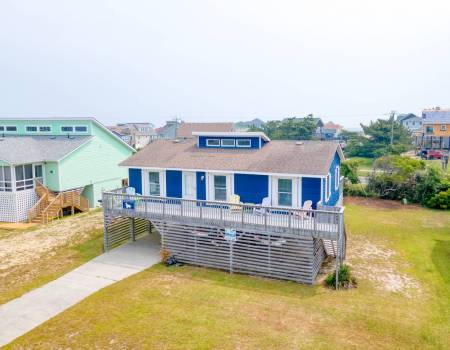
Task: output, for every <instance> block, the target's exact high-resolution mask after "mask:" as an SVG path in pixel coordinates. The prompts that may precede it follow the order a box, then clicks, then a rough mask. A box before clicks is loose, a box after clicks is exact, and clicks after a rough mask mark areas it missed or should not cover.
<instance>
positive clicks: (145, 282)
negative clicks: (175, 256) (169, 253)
mask: <svg viewBox="0 0 450 350" xmlns="http://www.w3.org/2000/svg"><path fill="white" fill-rule="evenodd" d="M368 202H369V203H371V201H368ZM374 203H375V202H374ZM346 222H347V231H348V241H349V246H348V257H347V258H348V259H347V261H348V263H349V264H350V265H351V266H352V267H353V269H354V272H355V274H356V277H357V278H358V282H359V286H358V288H357V289H351V290H347V291H339V292H335V291H332V290H330V289H327V288H325V287H324V286H322V285H317V286H304V285H299V284H296V283H292V282H283V281H273V280H266V279H260V278H254V277H248V276H243V275H230V274H227V273H224V272H220V271H215V270H208V269H202V268H195V267H189V266H184V267H171V268H167V267H164V266H162V265H157V266H154V267H152V268H150V269H148V270H146V271H144V272H142V273H139V274H137V275H134V276H132V277H130V278H128V279H126V280H123V281H121V282H118V283H116V284H114V285H112V286H110V287H107V288H105V289H103V290H101V291H99V292H98V293H96V294H94V295H92V296H91V297H89V298H87V299H86V300H84V301H83V302H81V303H79V304H78V305H76V306H74V307H72V308H71V309H69V310H67V311H65V312H64V313H62V314H60V315H58V316H56V317H55V318H53V319H51V320H49V321H48V322H46V323H45V324H43V325H41V326H40V327H38V328H36V329H35V330H33V331H31V332H30V333H28V334H26V335H24V336H22V337H21V338H19V339H17V340H16V341H15V342H13V343H12V344H11V345H10V346H9V348H14V349H19V348H28V347H33V348H38V349H39V348H40V349H49V348H120V349H122V348H149V349H211V348H214V349H299V348H302V349H304V348H306V349H329V348H335V349H352V348H354V349H356V348H367V349H412V348H414V349H445V348H448V344H450V336H449V335H450V326H449V324H450V315H449V310H450V218H449V215H448V213H444V212H442V211H433V210H428V209H422V208H410V207H406V208H405V207H400V206H398V207H394V208H390V209H385V208H380V207H374V206H372V205H369V206H366V205H349V206H348V207H347V211H346ZM386 271H387V272H386ZM389 273H391V274H393V275H394V276H396V275H398V276H402V277H403V278H405V279H406V281H409V282H408V283H406V284H405V288H404V290H402V291H394V292H393V291H390V290H387V289H386V287H388V286H390V284H389V278H388V279H387V280H386V278H387V277H389V276H390V275H389ZM377 278H378V279H379V280H377Z"/></svg>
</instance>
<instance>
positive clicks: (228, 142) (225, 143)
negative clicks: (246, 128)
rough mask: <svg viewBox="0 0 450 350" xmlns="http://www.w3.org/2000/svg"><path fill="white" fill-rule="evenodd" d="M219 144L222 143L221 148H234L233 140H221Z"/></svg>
mask: <svg viewBox="0 0 450 350" xmlns="http://www.w3.org/2000/svg"><path fill="white" fill-rule="evenodd" d="M221 143H222V147H234V146H235V139H222V140H221Z"/></svg>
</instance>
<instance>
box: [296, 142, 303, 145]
mask: <svg viewBox="0 0 450 350" xmlns="http://www.w3.org/2000/svg"><path fill="white" fill-rule="evenodd" d="M295 144H296V145H297V146H301V145H303V142H302V141H295Z"/></svg>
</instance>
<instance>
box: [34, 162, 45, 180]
mask: <svg viewBox="0 0 450 350" xmlns="http://www.w3.org/2000/svg"><path fill="white" fill-rule="evenodd" d="M34 178H35V179H36V180H38V181H39V182H40V183H43V182H44V176H43V172H42V164H35V166H34Z"/></svg>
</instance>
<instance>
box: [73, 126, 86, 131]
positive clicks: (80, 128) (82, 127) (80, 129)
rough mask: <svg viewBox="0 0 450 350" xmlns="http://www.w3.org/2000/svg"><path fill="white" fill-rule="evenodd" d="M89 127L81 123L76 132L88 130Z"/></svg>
mask: <svg viewBox="0 0 450 350" xmlns="http://www.w3.org/2000/svg"><path fill="white" fill-rule="evenodd" d="M87 131H88V128H87V126H86V125H79V126H76V127H75V132H87Z"/></svg>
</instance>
